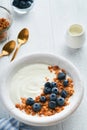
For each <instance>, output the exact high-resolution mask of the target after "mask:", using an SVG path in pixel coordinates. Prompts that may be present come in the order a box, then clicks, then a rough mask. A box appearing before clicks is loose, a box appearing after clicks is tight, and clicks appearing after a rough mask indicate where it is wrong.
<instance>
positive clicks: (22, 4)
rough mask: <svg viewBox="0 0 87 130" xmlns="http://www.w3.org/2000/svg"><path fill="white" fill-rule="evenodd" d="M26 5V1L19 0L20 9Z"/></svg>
mask: <svg viewBox="0 0 87 130" xmlns="http://www.w3.org/2000/svg"><path fill="white" fill-rule="evenodd" d="M26 6H27V4H26V1H24V0H21V1H20V2H19V5H18V7H19V8H20V9H24V8H26Z"/></svg>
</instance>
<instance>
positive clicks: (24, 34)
mask: <svg viewBox="0 0 87 130" xmlns="http://www.w3.org/2000/svg"><path fill="white" fill-rule="evenodd" d="M28 38H29V31H28V29H27V28H24V29H22V30H21V31H20V32H19V34H18V37H17V42H18V46H17V48H16V50H15V52H14V54H13V57H12V59H11V61H12V60H14V58H15V57H16V55H17V52H18V50H19V48H20V46H21V45H23V44H25V43H26V42H27V41H28Z"/></svg>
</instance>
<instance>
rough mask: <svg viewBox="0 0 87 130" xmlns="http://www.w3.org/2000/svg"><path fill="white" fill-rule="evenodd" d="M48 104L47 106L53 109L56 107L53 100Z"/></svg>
mask: <svg viewBox="0 0 87 130" xmlns="http://www.w3.org/2000/svg"><path fill="white" fill-rule="evenodd" d="M48 106H49V108H51V109H54V108H55V107H56V102H55V101H50V102H49V103H48Z"/></svg>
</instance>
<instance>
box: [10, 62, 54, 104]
mask: <svg viewBox="0 0 87 130" xmlns="http://www.w3.org/2000/svg"><path fill="white" fill-rule="evenodd" d="M48 66H49V65H47V64H31V65H28V66H25V67H23V68H21V69H20V70H18V72H17V73H15V75H14V76H13V77H12V80H11V87H10V96H11V99H12V101H13V102H14V103H17V102H20V98H21V97H26V98H28V97H32V98H35V97H36V96H38V95H40V94H41V92H42V89H43V86H44V83H45V82H46V78H49V81H52V80H53V78H54V77H55V74H54V73H51V72H50V71H49V69H48Z"/></svg>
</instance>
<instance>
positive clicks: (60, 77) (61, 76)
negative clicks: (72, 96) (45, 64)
mask: <svg viewBox="0 0 87 130" xmlns="http://www.w3.org/2000/svg"><path fill="white" fill-rule="evenodd" d="M65 77H66V74H65V73H63V72H60V73H59V74H58V79H59V80H64V79H65Z"/></svg>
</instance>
